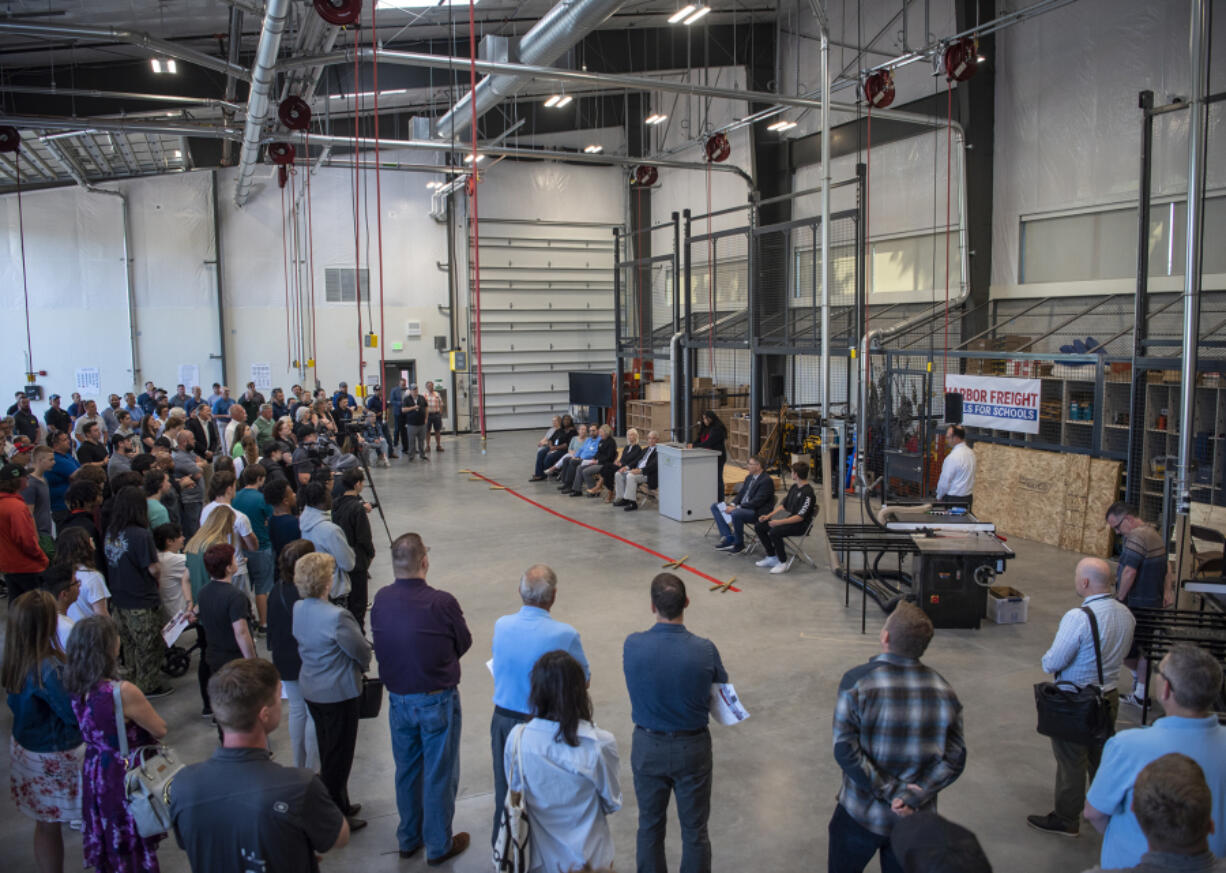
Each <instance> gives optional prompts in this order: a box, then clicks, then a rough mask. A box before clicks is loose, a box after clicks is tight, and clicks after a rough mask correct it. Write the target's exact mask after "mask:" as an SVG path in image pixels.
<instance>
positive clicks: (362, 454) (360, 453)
mask: <svg viewBox="0 0 1226 873" xmlns="http://www.w3.org/2000/svg"><path fill="white" fill-rule="evenodd" d="M354 448H356V449H357V451H356V452H354V454H355V455H357V458H358V463H359V464H361V465H362V469H363V470H364V471H365V472H366V484H367V485H369V486H370V495H371V497H373V498H375V502H374V504H373V505H372V506H371V509H377V510H379V518H381V519H383V530H384V531H385V532H386V533H387V544H388V546H391V545H392V530H391V528H389V527H388V526H387V516H386V515H384V514H383V501H382V500H381V499H379V489H378V488H376V487H375V480H374V479H373V478H372V477H371V475H370V464H369V463H368V462H367V460H366V447H365V446H363V445H358V446H354ZM388 451H389V452H391V445H390V444H389V445H388Z"/></svg>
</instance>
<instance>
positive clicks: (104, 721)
mask: <svg viewBox="0 0 1226 873" xmlns="http://www.w3.org/2000/svg"><path fill="white" fill-rule="evenodd" d="M118 662H119V630H118V629H117V628H116V626H115V622H114V621H113V620H111V619H109V618H106V617H104V616H100V615H99V616H94V617H92V618H87V619H85V620H84V621H79V622H77V624H76V625H75V626H74V627H73V629H72V636H71V637H69V640H68V667H67V669H66V670H65V672H64V686H65V687H66V688H67V690H68V693H69V694H71V695H72V708H73V711H74V712H75V713H76V715H77V721H78V723H79V724H80V727H81V735H82V736H83V737H84V739H85V746H86V751H85V765H84V778H83V791H82V798H81V800H82V804H81V805H82V812H83V817H82V821H83V827H82V829H81V834H82V841H83V846H84V853H85V864H86V866H88V867H93V868H94V869H95V870H97V871H98V873H158V857H157V844H158V842H160V841H161V839H162V838H161V837H160V836H159V837H152V838H150V839H145V838H143V837H141V836H140V834H138V833H137V831H136V823H135V822H133V821H132V817H131V816H130V815H129V814H128V809H127V805H126V803H125V796H124V785H123V782H124V774H125V773H126V772H127V767H126V765H125V763H124V761H123V760H122V759H121V758H120V756H119V733H118V730H117V727H116V724H115V702H114V698H113V696H112V691H111V688H112V685H114V684H115V683H119V686H120V699H121V700H122V701H123V712H124V716H125V722H124V725H125V727H126V729H127V732H128V749H129V751H131V750H134V749H136V748H137V747H139V746H147V745H150V744H151V743H153V742H154V741H155V740H160V739H162V738H163V737H164V736H166V722H165V721H163V720H162V717H161V716H160V715H158V714H157V711H156V710H154V708H153V706H152V704H150V703H149V701H148V700H147V699H146V698H145V695H144V694H143V693H141V690H140V689H139V688H137V687H136V686H135V685H133V684H132V683H131V682H121V681H120V680H119V679H118V673H119V668H118Z"/></svg>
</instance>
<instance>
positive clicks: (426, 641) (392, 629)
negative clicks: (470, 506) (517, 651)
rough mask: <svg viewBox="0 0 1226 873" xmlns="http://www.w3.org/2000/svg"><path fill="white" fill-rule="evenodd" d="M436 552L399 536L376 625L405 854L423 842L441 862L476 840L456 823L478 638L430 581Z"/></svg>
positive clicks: (413, 537)
mask: <svg viewBox="0 0 1226 873" xmlns="http://www.w3.org/2000/svg"><path fill="white" fill-rule="evenodd" d="M429 551H430V550H429V549H428V548H427V547H426V545H425V544H424V543H423V542H422V541H421V537H420V536H418V535H417V534H415V533H406V534H401V535H400V536H399V537H398V538H397V539H396V542H394V543H392V570H393V572H395V574H396V581H395V582H393V583H392V584H391V585H388V586H386V587H385V588H382V589H380V591H379V593H378V594H376V595H375V603H374V606H373V607H372V608H371V611H370V629H371V632H372V633H373V635H374V643H375V655H376V656H377V657H378V659H379V675H380V677H381V678H382V679H383V684H384V685H385V686H386V688H387V698H388V708H389V710H390V712H389V713H388V727H389V728H390V729H391V735H392V758H393V759H394V760H395V762H396V809H397V810H398V811H399V813H400V826H399V827H398V828H397V829H396V840H397V842H398V843H399V844H400V857H401V858H410V857H412V856H413V855H415V854H416V853H417V851H418V850H419V849H420V848H421V847H422V845H423V843H424V845H425V847H426V862H427V863H428V864H430V865H431V866H437V865H439V864H441V863H443V862H444V861H446V860H447V859H449V858H454V857H455V856H456V855H458V854H460V853H461V852H463V851H464V850H465V849H467V848H468V843H469V837H468V834H467V833H463V832H461V833H458V834H452V832H451V824H452V819H453V818H454V816H455V799H456V792H457V791H458V790H459V787H460V723H461V715H460V693H459V689H458V686H459V684H460V658H461V657H462V656H463V655H464V653H465V652H467V651H468V650H469V648H471V647H472V644H473V638H472V634H471V633H470V632H469V630H468V625H467V624H466V623H465V621H464V612H463V610H461V609H460V604H459V603H458V602H456V599H455V598H454V597H452V596H451V595H450V594H448V593H447V592H446V591H440V590H438V589H437V588H431V587H430V586H429V585H427V584H426V574H427V573H428V572H429V571H430V558H429V555H428V552H429Z"/></svg>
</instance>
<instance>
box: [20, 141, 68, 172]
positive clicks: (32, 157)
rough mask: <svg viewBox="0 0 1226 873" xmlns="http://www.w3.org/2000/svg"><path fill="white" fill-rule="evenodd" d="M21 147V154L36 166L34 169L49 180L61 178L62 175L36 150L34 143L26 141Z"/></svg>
mask: <svg viewBox="0 0 1226 873" xmlns="http://www.w3.org/2000/svg"><path fill="white" fill-rule="evenodd" d="M21 145H22V149H21V153H22V154H23V155H25V156H26V160H28V161H29V162H30V163H31V164H33V165H34V169H36V170H38V172H39V173H41V174H42V175H43V176H44V177H45V178H47V179H58V178H59V177H60V174H59V173H57V172H56V171H55V170H54V169H53V168H52V167H51V165H50V164H48V163H47V162H46V161H44V160H43V156H42V155H40V154H39V153H38V150H37V149H35V148H34V145H35V143H34V142H30V141H29V140H25V141H23V142H22V143H21Z"/></svg>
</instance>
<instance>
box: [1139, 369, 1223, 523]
mask: <svg viewBox="0 0 1226 873" xmlns="http://www.w3.org/2000/svg"><path fill="white" fill-rule="evenodd" d="M1181 395H1182V389H1181V386H1180V384H1179V383H1177V382H1152V381H1151V382H1146V383H1145V431H1144V434H1145V435H1144V438H1143V445H1142V455H1141V475H1142V479H1141V507H1140V508H1141V514H1142V516H1144V517H1147V518H1154V517H1157V516H1158V515H1160V514H1161V512H1162V489H1163V484H1164V473H1165V470H1166V468H1167V466H1168V465H1174V464H1175V463H1176V459H1177V458H1178V456H1179V437H1180V428H1179V407H1180V400H1181ZM1193 412H1194V414H1195V425H1194V426H1195V428H1196V431H1195V432H1194V434H1193V437H1192V463H1193V468H1192V489H1191V493H1192V499H1193V500H1194V501H1196V502H1198V503H1213V502H1221V501H1222V500H1224V499H1226V488H1224V486H1223V482H1222V478H1223V473H1226V385H1197V386H1196V394H1195V401H1194V406H1193Z"/></svg>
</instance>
